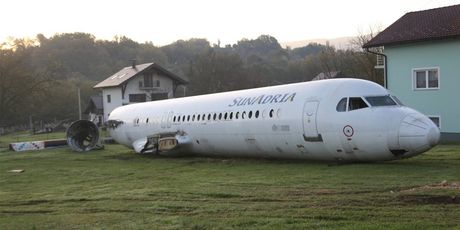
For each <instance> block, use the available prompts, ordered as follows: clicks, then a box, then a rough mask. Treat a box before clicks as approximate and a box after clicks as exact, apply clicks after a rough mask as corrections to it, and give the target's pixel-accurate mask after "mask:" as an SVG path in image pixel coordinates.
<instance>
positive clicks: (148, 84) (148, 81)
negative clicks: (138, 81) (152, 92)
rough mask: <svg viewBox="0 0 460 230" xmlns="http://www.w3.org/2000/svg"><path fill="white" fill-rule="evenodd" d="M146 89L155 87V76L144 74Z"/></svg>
mask: <svg viewBox="0 0 460 230" xmlns="http://www.w3.org/2000/svg"><path fill="white" fill-rule="evenodd" d="M144 87H146V88H152V87H153V76H152V74H151V73H146V74H144Z"/></svg>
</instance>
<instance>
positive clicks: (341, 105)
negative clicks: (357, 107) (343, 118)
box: [336, 97, 347, 112]
mask: <svg viewBox="0 0 460 230" xmlns="http://www.w3.org/2000/svg"><path fill="white" fill-rule="evenodd" d="M336 110H337V112H346V111H347V98H346V97H344V98H342V100H340V101H339V103H338V104H337V107H336Z"/></svg>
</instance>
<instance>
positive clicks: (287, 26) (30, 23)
mask: <svg viewBox="0 0 460 230" xmlns="http://www.w3.org/2000/svg"><path fill="white" fill-rule="evenodd" d="M456 4H460V0H379V1H375V0H343V1H340V0H334V1H333V0H316V1H311V0H277V1H275V0H162V1H157V0H123V1H121V0H60V1H59V0H4V1H1V2H0V23H1V24H0V25H1V26H0V42H2V41H6V40H7V39H9V38H11V37H14V38H26V37H29V38H35V36H36V35H37V34H39V33H41V34H44V35H45V36H46V37H51V36H53V35H54V34H56V33H73V32H85V33H90V34H93V35H94V36H96V38H97V39H105V40H112V39H113V37H114V36H116V35H124V36H126V37H129V38H131V39H133V40H135V41H137V42H141V43H143V42H146V41H150V42H153V44H154V45H158V46H163V45H167V44H170V43H172V42H174V41H177V40H179V39H184V40H187V39H190V38H206V39H208V41H209V42H210V43H211V44H214V43H218V41H220V42H221V45H226V44H234V43H236V42H237V41H238V40H241V39H242V38H248V39H254V38H257V37H258V36H259V35H262V34H268V35H271V36H274V37H275V38H276V39H277V40H278V41H279V42H291V41H300V40H312V39H319V38H323V39H324V38H325V39H333V38H338V37H346V36H357V35H359V34H365V33H366V32H367V31H369V28H373V30H375V29H378V28H380V29H384V28H386V27H387V26H389V25H391V23H393V22H394V21H396V20H397V19H398V18H400V17H401V16H403V15H404V14H405V13H407V12H412V11H419V10H425V9H431V8H437V7H442V6H449V5H456Z"/></svg>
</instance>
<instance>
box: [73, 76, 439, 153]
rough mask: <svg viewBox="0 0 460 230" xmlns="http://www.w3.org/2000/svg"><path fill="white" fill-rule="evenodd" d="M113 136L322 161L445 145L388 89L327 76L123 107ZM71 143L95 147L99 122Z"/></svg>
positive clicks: (76, 127)
mask: <svg viewBox="0 0 460 230" xmlns="http://www.w3.org/2000/svg"><path fill="white" fill-rule="evenodd" d="M107 125H108V130H109V132H110V135H111V136H112V137H113V138H114V139H115V141H117V142H118V143H121V144H123V145H126V146H129V147H130V148H133V149H134V150H135V151H136V152H138V153H148V152H153V153H157V154H162V155H178V154H180V155H184V154H201V155H208V156H209V155H215V156H248V157H264V158H290V159H307V160H320V161H384V160H395V159H401V158H407V157H412V156H415V155H418V154H420V153H423V152H425V151H427V150H429V149H431V148H432V147H434V146H435V145H437V144H438V142H439V139H440V131H439V128H438V127H437V126H436V125H435V124H434V123H433V122H432V121H431V120H430V119H429V118H428V117H426V116H425V115H423V114H421V113H420V112H418V111H416V110H414V109H411V108H409V107H407V106H404V105H403V104H402V103H401V102H400V101H399V100H398V99H397V98H396V97H394V96H393V95H390V94H389V93H388V91H387V90H386V89H385V88H383V87H382V86H380V85H378V84H376V83H373V82H370V81H365V80H358V79H333V80H320V81H312V82H304V83H296V84H287V85H279V86H271V87H263V88H255V89H247V90H239V91H232V92H224V93H216V94H208V95H201V96H192V97H184V98H176V99H168V100H161V101H152V102H144V103H137V104H130V105H126V106H121V107H118V108H116V109H115V110H113V111H112V112H111V114H110V116H109V120H108V122H107ZM67 135H68V137H67V140H68V143H69V146H70V147H71V148H73V149H75V150H77V151H87V150H90V149H92V148H93V147H94V146H95V144H96V143H97V141H98V131H97V127H96V126H95V125H94V124H93V123H92V122H90V121H83V120H80V121H77V122H74V123H73V124H72V125H71V126H70V127H69V129H68V131H67Z"/></svg>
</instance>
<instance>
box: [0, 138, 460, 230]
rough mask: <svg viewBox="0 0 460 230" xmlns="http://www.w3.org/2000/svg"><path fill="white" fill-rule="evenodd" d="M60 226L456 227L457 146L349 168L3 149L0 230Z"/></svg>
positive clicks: (459, 191) (109, 148)
mask: <svg viewBox="0 0 460 230" xmlns="http://www.w3.org/2000/svg"><path fill="white" fill-rule="evenodd" d="M8 138H10V139H14V138H11V137H1V138H0V142H2V143H5V142H6V141H7V140H8ZM13 169H24V170H25V171H24V172H23V173H11V172H9V171H10V170H13ZM56 228H57V229H305V228H315V229H316V228H334V229H440V228H444V229H459V228H460V145H443V146H438V147H436V148H435V149H433V150H432V151H430V152H428V153H426V154H423V155H421V156H418V157H415V158H412V159H408V160H401V161H393V162H384V163H372V164H347V165H328V164H327V163H314V162H305V161H286V160H283V161H279V160H264V159H262V160H259V159H240V158H238V159H223V158H205V157H182V158H164V157H156V156H146V155H137V154H135V153H134V152H133V151H132V150H130V149H127V148H125V147H122V146H120V145H106V148H105V150H100V151H93V152H90V153H75V152H72V151H71V150H69V149H68V148H57V149H49V150H44V151H37V152H23V153H14V152H10V151H5V150H2V151H0V229H56Z"/></svg>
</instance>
